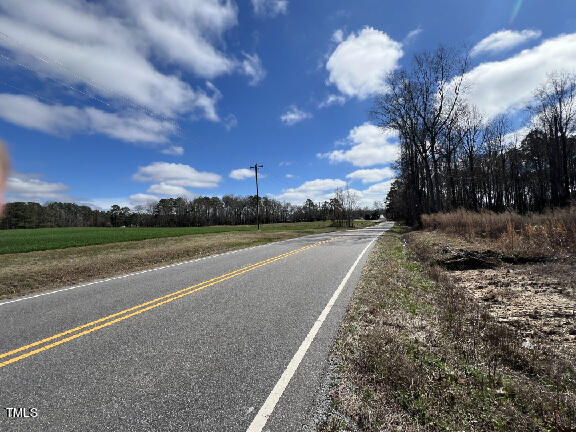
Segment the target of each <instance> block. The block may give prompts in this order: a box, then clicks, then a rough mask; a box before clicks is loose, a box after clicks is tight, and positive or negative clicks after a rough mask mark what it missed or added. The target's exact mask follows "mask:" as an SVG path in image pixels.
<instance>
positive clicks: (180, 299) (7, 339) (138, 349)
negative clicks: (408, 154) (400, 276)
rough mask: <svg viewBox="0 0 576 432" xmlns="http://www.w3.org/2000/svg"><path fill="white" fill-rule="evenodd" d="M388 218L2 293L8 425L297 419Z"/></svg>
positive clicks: (308, 415) (2, 403) (112, 426)
mask: <svg viewBox="0 0 576 432" xmlns="http://www.w3.org/2000/svg"><path fill="white" fill-rule="evenodd" d="M388 227H389V225H387V224H382V225H380V226H378V227H374V228H369V229H364V230H358V231H346V232H340V233H330V234H322V235H313V236H307V237H301V238H298V239H293V240H288V241H284V242H279V243H272V244H269V245H265V246H259V247H255V248H250V249H245V250H241V251H236V252H233V253H227V254H223V255H218V256H213V257H208V258H204V259H201V260H196V261H191V262H188V263H183V264H179V265H175V266H169V267H166V268H162V269H156V270H153V271H147V272H142V273H139V274H135V275H130V276H126V277H122V278H116V279H112V280H107V281H101V282H97V283H94V284H89V285H87V286H81V287H73V288H71V289H67V290H56V291H52V292H48V293H47V295H40V296H29V297H23V298H21V299H15V300H16V301H14V300H12V301H4V303H2V302H0V409H1V411H0V431H1V432H4V431H58V432H59V431H148V430H150V431H152V430H153V431H160V430H185V431H247V430H250V431H254V432H257V431H261V430H263V431H268V430H269V431H298V430H302V427H303V425H307V424H309V423H310V422H311V420H312V418H313V415H314V405H315V400H316V397H317V393H318V387H319V384H320V382H321V381H322V378H323V374H324V373H325V372H326V368H327V357H328V354H329V351H330V348H331V345H332V342H333V339H334V336H335V334H336V331H337V329H338V327H339V323H340V322H341V319H342V317H343V314H344V312H345V309H346V306H347V304H348V301H349V299H350V296H351V294H352V291H353V288H354V286H355V285H356V283H357V281H358V277H359V275H360V272H361V268H362V266H363V264H364V262H365V260H366V257H367V255H368V253H369V250H370V246H371V245H372V243H373V240H374V239H376V238H377V237H378V236H379V235H380V234H381V233H382V232H383V231H384V230H385V229H387V228H388ZM355 264H356V266H355ZM7 408H9V409H7ZM19 408H25V409H20V410H17V409H19ZM10 415H11V416H12V417H10ZM17 415H19V416H20V417H14V416H17ZM24 415H26V416H29V417H21V416H24Z"/></svg>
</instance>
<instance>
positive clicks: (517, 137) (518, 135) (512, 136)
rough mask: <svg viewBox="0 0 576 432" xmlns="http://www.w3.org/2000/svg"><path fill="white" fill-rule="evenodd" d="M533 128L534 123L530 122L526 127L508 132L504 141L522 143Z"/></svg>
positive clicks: (508, 143)
mask: <svg viewBox="0 0 576 432" xmlns="http://www.w3.org/2000/svg"><path fill="white" fill-rule="evenodd" d="M531 130H532V125H531V124H528V125H526V126H524V127H521V128H520V129H517V130H515V131H512V132H510V133H507V134H506V135H504V137H503V139H502V141H503V142H504V144H505V145H514V144H520V143H521V142H522V140H523V139H524V138H526V136H527V135H528V134H529V133H530V131H531Z"/></svg>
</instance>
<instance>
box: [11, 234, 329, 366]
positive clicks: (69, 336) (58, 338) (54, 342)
mask: <svg viewBox="0 0 576 432" xmlns="http://www.w3.org/2000/svg"><path fill="white" fill-rule="evenodd" d="M337 238H340V237H333V238H331V239H328V240H324V241H321V242H317V243H313V244H311V245H308V246H305V247H302V248H300V249H295V250H293V251H290V252H287V253H284V254H282V255H278V256H275V257H273V258H269V259H267V260H264V261H260V262H257V263H255V264H251V265H248V266H246V267H242V268H239V269H237V270H234V271H232V272H230V273H226V274H223V275H221V276H218V277H215V278H212V279H209V280H207V281H204V282H200V283H198V284H196V285H192V286H189V287H188V288H184V289H181V290H178V291H175V292H173V293H170V294H167V295H165V296H162V297H158V298H155V299H153V300H150V301H147V302H145V303H141V304H139V305H136V306H133V307H131V308H128V309H124V310H122V311H120V312H116V313H114V314H112V315H108V316H105V317H103V318H99V319H97V320H94V321H91V322H89V323H86V324H82V325H80V326H78V327H74V328H72V329H70V330H66V331H63V332H61V333H58V334H55V335H53V336H50V337H47V338H44V339H41V340H38V341H36V342H33V343H31V344H28V345H24V346H21V347H20V348H16V349H13V350H11V351H8V352H5V353H4V354H0V368H3V367H5V366H8V365H9V364H12V363H16V362H18V361H20V360H23V359H25V358H27V357H30V356H33V355H35V354H38V353H41V352H43V351H46V350H49V349H51V348H54V347H57V346H58V345H62V344H64V343H66V342H70V341H73V340H74V339H78V338H79V337H82V336H85V335H87V334H90V333H92V332H95V331H97V330H101V329H103V328H105V327H108V326H111V325H112V324H116V323H119V322H120V321H124V320H126V319H128V318H131V317H133V316H136V315H140V314H141V313H144V312H146V311H149V310H151V309H155V308H157V307H159V306H162V305H165V304H167V303H170V302H173V301H174V300H177V299H180V298H182V297H185V296H187V295H190V294H193V293H195V292H198V291H201V290H203V289H205V288H208V287H210V286H212V285H216V284H219V283H220V282H224V281H225V280H228V279H232V278H235V277H237V276H240V275H242V274H244V273H248V272H250V271H252V270H255V269H257V268H260V267H264V266H267V265H269V264H272V263H274V262H276V261H280V260H282V259H285V258H288V257H290V256H292V255H296V254H298V253H301V252H304V251H306V250H308V249H312V248H314V247H316V246H320V245H322V244H325V243H328V242H331V241H333V240H336V239H337ZM20 353H21V354H20ZM2 359H7V360H3V361H2Z"/></svg>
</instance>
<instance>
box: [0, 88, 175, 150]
mask: <svg viewBox="0 0 576 432" xmlns="http://www.w3.org/2000/svg"><path fill="white" fill-rule="evenodd" d="M0 118H2V119H4V120H6V121H8V122H10V123H14V124H16V125H18V126H22V127H26V128H29V129H36V130H39V131H42V132H46V133H51V134H75V133H84V134H92V133H98V134H103V135H107V136H109V137H111V138H115V139H120V140H123V141H128V142H144V143H146V142H149V143H159V142H165V141H167V139H168V136H169V135H170V134H172V133H173V132H174V129H175V127H174V124H173V123H172V122H170V121H163V120H158V119H155V118H152V117H149V116H146V115H144V114H139V113H138V114H134V113H132V114H114V113H109V112H105V111H101V110H98V109H96V108H91V107H88V108H77V107H74V106H66V105H48V104H45V103H43V102H40V101H38V100H37V99H35V98H33V97H30V96H23V95H14V94H6V93H4V94H0Z"/></svg>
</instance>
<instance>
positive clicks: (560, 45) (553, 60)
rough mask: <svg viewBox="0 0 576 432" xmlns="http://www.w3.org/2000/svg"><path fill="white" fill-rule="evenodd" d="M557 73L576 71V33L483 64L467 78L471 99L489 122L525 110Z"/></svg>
mask: <svg viewBox="0 0 576 432" xmlns="http://www.w3.org/2000/svg"><path fill="white" fill-rule="evenodd" d="M556 71H569V72H574V71H576V33H572V34H565V35H561V36H558V37H556V38H553V39H548V40H545V41H544V42H542V43H541V44H540V45H538V46H536V47H534V48H530V49H526V50H523V51H522V52H520V53H518V54H517V55H515V56H513V57H510V58H508V59H506V60H502V61H496V62H487V63H482V64H480V65H478V66H477V67H475V68H474V69H472V70H471V71H470V72H468V73H467V74H466V75H465V80H466V82H467V83H468V84H469V85H470V90H469V94H468V98H469V100H470V102H472V103H473V104H475V105H477V106H478V108H479V109H480V111H481V112H482V113H483V115H484V116H485V117H486V118H487V119H491V118H493V117H495V116H496V115H498V114H501V113H505V112H507V111H510V110H514V109H518V108H522V107H523V106H525V105H526V104H527V103H528V102H530V100H531V99H532V95H533V92H534V89H536V88H537V87H539V86H540V85H542V84H543V83H544V81H545V80H546V77H547V76H548V75H549V74H550V73H553V72H556Z"/></svg>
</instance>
